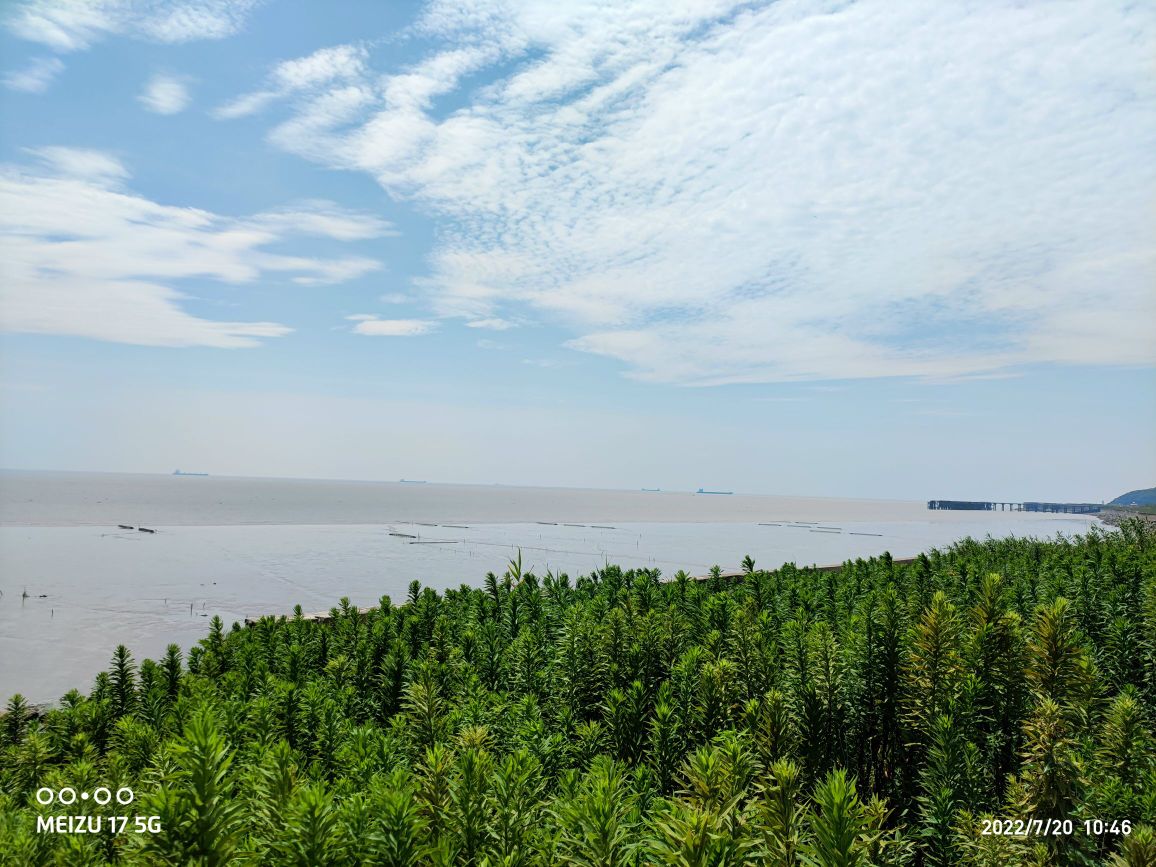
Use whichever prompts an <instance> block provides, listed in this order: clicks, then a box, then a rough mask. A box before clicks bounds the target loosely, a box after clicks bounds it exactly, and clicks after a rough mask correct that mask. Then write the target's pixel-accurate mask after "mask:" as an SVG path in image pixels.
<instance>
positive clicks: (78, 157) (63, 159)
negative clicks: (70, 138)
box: [29, 147, 128, 187]
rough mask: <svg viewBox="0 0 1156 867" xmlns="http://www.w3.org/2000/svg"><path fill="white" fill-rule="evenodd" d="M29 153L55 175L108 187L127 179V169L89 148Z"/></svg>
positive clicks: (49, 149) (110, 157)
mask: <svg viewBox="0 0 1156 867" xmlns="http://www.w3.org/2000/svg"><path fill="white" fill-rule="evenodd" d="M29 153H31V154H33V155H34V156H37V157H39V158H40V159H41V161H42V162H44V163H46V164H47V166H48V167H49V168H50V169H51V170H52V171H53V172H55V173H56V174H59V175H66V176H68V177H73V178H78V179H81V180H87V181H92V182H94V183H97V184H100V185H101V186H105V187H107V186H110V185H112V184H114V183H116V182H118V181H120V180H122V179H123V178H127V177H128V169H126V168H125V167H124V164H123V163H122V162H121V161H120V160H118V159H117V158H116V157H114V156H112V155H111V154H108V153H105V152H104V151H97V150H91V149H89V148H69V147H44V148H34V149H32V150H30V151H29Z"/></svg>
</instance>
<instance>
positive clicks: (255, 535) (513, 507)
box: [0, 473, 1095, 702]
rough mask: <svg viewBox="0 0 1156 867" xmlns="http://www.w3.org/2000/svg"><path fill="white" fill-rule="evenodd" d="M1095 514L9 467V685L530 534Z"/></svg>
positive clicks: (460, 563)
mask: <svg viewBox="0 0 1156 867" xmlns="http://www.w3.org/2000/svg"><path fill="white" fill-rule="evenodd" d="M805 522H810V523H805ZM119 523H125V524H132V525H134V526H135V525H137V524H140V523H143V524H145V525H146V526H149V527H153V528H155V529H156V530H157V532H156V533H155V534H145V533H139V532H136V531H125V530H120V529H118V528H117V526H116V525H117V524H119ZM1093 523H1095V520H1094V519H1091V518H1087V517H1079V516H1072V515H1028V514H1019V513H966V512H929V511H927V509H926V507H925V504H923V503H911V502H901V501H882V500H881V501H870V500H836V499H821V498H794V497H759V496H739V495H735V496H711V495H694V494H689V493H665V492H664V493H643V492H635V491H593V490H575V489H544V488H511V487H498V486H493V487H486V486H459V485H433V484H429V485H414V484H398V483H374V482H325V481H299V480H281V479H235V478H213V477H208V478H204V477H172V476H143V475H114V474H79V473H76V474H72V473H0V592H2V593H3V596H2V597H0V700H2V699H3V698H6V697H7V696H8V695H9V694H11V693H13V692H21V693H23V694H24V695H26V696H27V697H28V698H29V699H31V700H33V701H38V702H43V701H52V700H55V699H57V698H59V696H61V695H62V694H63V693H65V692H66V691H68V690H69V689H71V688H73V687H77V688H80V689H88V688H89V686H90V684H91V680H92V677H93V676H94V675H95V674H96V673H97V672H98V671H101V670H102V669H103V668H104V667H105V665H106V664H107V661H108V658H109V657H110V655H111V652H112V649H113V648H114V647H115V646H116V645H117V644H118V643H124V644H126V645H128V646H129V648H130V649H131V650H132V652H133V654H134V655H135V656H136V658H137V659H138V660H139V659H142V658H144V657H154V658H155V657H157V656H159V655H161V654H163V652H164V649H165V647H166V645H168V644H169V643H170V642H176V643H177V644H179V645H181V646H182V648H187V647H188V646H189V645H190V644H192V643H194V642H196V641H197V640H198V639H200V638H202V637H203V636H204V634H205V631H206V629H207V623H208V620H209V618H210V617H212V616H213V615H215V614H217V615H220V616H221V618H222V619H223V620H224V621H225V622H226V624H231V623H233V622H234V621H240V620H243V619H244V618H246V617H254V616H260V615H262V614H279V613H289V612H291V611H292V609H293V606H294V605H298V604H300V605H301V606H302V607H303V608H304V609H305V610H306V611H323V610H327V609H328V608H330V607H331V606H333V605H334V604H336V602H337V600H338V599H339V598H340V597H342V596H347V597H349V598H350V600H351V601H352V602H353V603H354V604H357V605H372V604H375V603H376V602H377V600H378V599H380V598H381V596H382V595H388V596H390V597H392V598H393V599H400V598H402V597H403V596H404V595H405V593H406V590H407V588H408V586H409V582H410V581H412V580H414V579H417V580H419V581H421V582H422V584H423V585H426V586H431V587H435V588H437V589H445V588H447V587H456V586H459V585H461V584H463V583H465V584H472V585H477V584H479V583H480V582H481V580H482V579H483V577H484V576H485V574H486V572H488V571H494V572H498V573H500V572H501V571H502V570H503V568H504V566H505V564H506V562H507V561H508V560H509V559H510V558H511V557H513V556H516V554H517V552H518V550H519V549H521V552H522V558H523V565H524V568H532V569H534V570H535V571H536V572H538V573H539V574H542V573H544V572H545V570H546V569H552V570H553V571H555V572H568V573H569V574H570V575H571V576H576V575H579V574H584V573H587V572H589V571H591V570H592V569H596V568H599V567H601V566H602V565H604V564H605V563H607V562H611V563H617V564H620V565H622V566H624V567H632V566H648V567H657V568H659V569H661V570H662V572H663V573H664V574H666V575H670V574H673V573H674V572H676V571H677V570H678V569H686V570H687V571H688V572H690V573H692V574H703V573H705V572H706V571H708V570H709V568H710V567H711V566H713V565H715V564H718V565H720V566H722V567H723V568H724V570H729V569H736V568H738V565H739V563H740V562H741V560H742V558H743V556H744V555H746V554H750V555H751V556H752V557H754V558H755V561H756V562H757V563H759V564H760V565H762V566H766V567H772V566H778V565H780V564H782V563H784V562H796V563H799V564H800V565H809V564H826V563H838V562H841V561H843V560H844V559H847V558H850V557H858V556H864V557H866V556H871V555H874V554H879V553H881V552H883V551H890V552H891V553H892V555H894V556H896V557H903V556H910V555H912V554H916V553H918V552H920V551H923V550H926V549H928V548H930V547H933V546H944V545H947V544H949V543H951V542H952V541H954V540H956V539H959V538H962V537H963V536H968V535H970V536H973V537H976V538H982V537H984V536H986V535H989V534H990V535H993V536H1006V535H1019V536H1027V535H1034V536H1054V535H1055V534H1056V533H1064V534H1072V533H1079V532H1084V531H1085V530H1086V529H1087V528H1088V527H1089V526H1090V525H1091V524H1093ZM447 525H450V526H447ZM591 525H598V526H591ZM391 532H392V533H398V534H404V535H390V534H391ZM407 537H413V538H407ZM25 593H27V594H28V595H27V596H24V594H25Z"/></svg>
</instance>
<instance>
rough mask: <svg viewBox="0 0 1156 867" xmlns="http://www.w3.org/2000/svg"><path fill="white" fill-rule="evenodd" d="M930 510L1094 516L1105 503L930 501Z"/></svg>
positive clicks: (928, 503) (928, 505)
mask: <svg viewBox="0 0 1156 867" xmlns="http://www.w3.org/2000/svg"><path fill="white" fill-rule="evenodd" d="M927 508H929V509H951V510H955V511H964V512H1067V513H1069V514H1072V515H1094V514H1096V513H1097V512H1099V511H1100V510H1101V509H1103V508H1104V504H1103V503H1000V502H996V501H989V500H928V501H927Z"/></svg>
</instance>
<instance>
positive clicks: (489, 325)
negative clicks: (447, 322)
mask: <svg viewBox="0 0 1156 867" xmlns="http://www.w3.org/2000/svg"><path fill="white" fill-rule="evenodd" d="M466 327H467V328H485V329H487V330H488V331H508V330H509V329H511V328H517V327H518V326H517V325H516V324H515V323H513V322H511V321H510V320H508V319H499V318H498V317H496V316H491V317H489V318H487V319H475V320H473V321H472V322H467V323H466Z"/></svg>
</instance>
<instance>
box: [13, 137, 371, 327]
mask: <svg viewBox="0 0 1156 867" xmlns="http://www.w3.org/2000/svg"><path fill="white" fill-rule="evenodd" d="M35 154H36V155H37V156H38V157H40V158H41V160H42V161H43V162H44V163H45V164H46V165H47V169H46V170H30V169H25V168H21V167H17V166H12V165H8V166H3V167H0V262H2V263H3V265H2V266H0V267H2V269H3V280H2V281H0V321H2V322H3V327H4V328H5V330H9V331H22V332H34V333H42V334H64V335H76V336H83V337H90V338H94V339H98V340H109V341H115V342H122V343H135V344H142V345H150V346H216V347H244V346H255V345H257V344H258V343H259V342H260V340H261V339H263V338H269V337H277V336H280V335H283V334H287V333H288V332H289V331H291V329H290V328H288V327H287V326H285V325H281V324H278V323H274V322H218V321H213V320H209V319H204V318H201V317H199V316H195V315H193V314H191V313H189V312H188V311H187V310H186V309H185V306H184V302H185V301H186V300H187V296H186V295H185V294H184V293H183V292H182V291H181V290H180V289H178V288H176V286H175V285H174V284H177V285H179V281H183V280H190V279H198V280H202V281H203V280H212V281H219V282H223V283H230V284H237V285H244V284H247V283H253V282H256V281H258V280H261V279H269V278H271V277H275V276H277V275H284V276H287V277H288V278H289V279H292V280H296V281H299V282H336V281H340V280H344V279H349V278H350V277H352V276H357V275H359V274H363V273H366V272H367V271H369V270H372V269H374V268H377V267H380V263H378V262H376V261H374V260H370V259H364V258H359V257H351V258H348V259H326V258H313V257H309V256H303V255H287V254H282V253H274V252H270V251H269V250H268V249H266V248H267V247H269V246H270V245H273V244H277V243H280V242H283V241H285V240H287V239H288V238H290V237H292V236H293V235H294V234H297V233H306V234H311V235H316V234H322V235H327V236H329V237H331V238H337V239H339V240H348V239H355V238H361V237H370V236H371V234H372V232H373V230H374V227H377V228H380V229H382V230H383V231H384V230H385V227H386V224H384V223H382V222H381V221H379V220H377V219H376V218H374V217H370V216H366V215H362V214H356V213H349V212H343V211H341V210H340V209H338V208H337V207H336V206H334V205H332V204H331V203H322V202H314V203H305V204H304V205H301V206H297V207H294V208H289V209H286V210H284V211H277V212H271V213H264V214H256V215H254V216H251V217H245V218H233V217H225V216H221V215H218V214H214V213H212V212H209V211H204V210H199V209H196V208H185V207H175V206H172V205H165V204H161V203H158V202H154V201H151V200H149V199H146V198H144V197H142V196H140V195H137V194H135V193H133V192H132V191H131V190H128V189H126V187H125V183H126V181H127V177H128V173H127V171H126V170H125V168H124V166H123V165H122V164H121V163H120V162H119V161H117V160H116V159H115V158H113V157H111V156H109V155H108V154H105V153H102V152H99V151H91V150H79V149H72V148H63V147H53V148H42V149H39V150H37V151H35ZM313 209H316V215H313V214H312V213H311V212H312V210H313ZM313 216H316V219H313Z"/></svg>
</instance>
